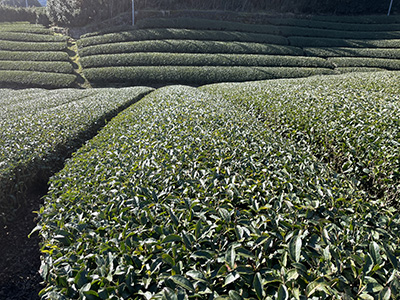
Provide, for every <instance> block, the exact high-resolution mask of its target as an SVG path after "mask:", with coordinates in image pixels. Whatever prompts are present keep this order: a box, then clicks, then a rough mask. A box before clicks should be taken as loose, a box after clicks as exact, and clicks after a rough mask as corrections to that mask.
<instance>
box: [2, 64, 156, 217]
mask: <svg viewBox="0 0 400 300" xmlns="http://www.w3.org/2000/svg"><path fill="white" fill-rule="evenodd" d="M0 74H1V71H0ZM45 74H49V75H51V74H50V73H45ZM36 77H37V75H36V76H35V78H36ZM53 77H56V76H55V75H53ZM0 78H2V80H4V79H3V75H2V74H1V77H0ZM21 79H22V78H21ZM49 80H50V78H49ZM149 91H151V89H150V88H144V87H136V88H126V89H118V90H117V89H98V90H73V89H63V90H55V91H46V90H42V89H40V90H38V89H28V90H16V91H15V90H9V89H0V105H1V107H2V109H1V111H0V141H1V148H0V208H1V209H0V211H1V214H0V220H1V221H3V219H10V218H12V217H13V215H12V213H13V208H14V207H16V206H18V205H21V204H22V203H21V197H23V195H24V193H25V192H26V190H27V189H28V188H29V187H30V186H31V185H32V184H33V183H35V182H40V181H41V180H45V179H46V178H48V176H50V174H51V172H54V171H55V170H57V168H59V167H60V165H61V164H62V163H63V160H64V159H65V158H66V157H67V156H68V155H69V154H71V152H72V151H74V150H75V149H76V148H77V147H78V146H80V145H81V144H82V143H83V142H84V141H85V140H86V139H88V138H90V137H91V136H93V135H94V134H95V133H96V130H98V128H99V127H100V126H101V125H102V124H104V122H105V120H106V119H108V118H110V117H111V116H113V115H115V114H116V113H117V112H119V111H120V110H122V109H123V108H125V107H127V106H128V105H130V104H132V103H133V102H135V101H137V100H139V99H140V98H141V97H143V95H145V94H146V93H148V92H149Z"/></svg>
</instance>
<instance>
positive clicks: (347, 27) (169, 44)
mask: <svg viewBox="0 0 400 300" xmlns="http://www.w3.org/2000/svg"><path fill="white" fill-rule="evenodd" d="M358 19H359V18H355V19H354V22H350V20H348V19H346V18H343V19H342V18H327V19H326V20H324V21H321V20H320V19H318V18H314V17H310V18H308V19H307V20H305V19H299V18H297V19H294V18H273V17H265V18H264V19H263V20H262V22H263V24H245V23H240V22H232V21H218V20H207V19H204V18H190V19H189V18H185V17H176V18H175V17H173V14H172V15H171V17H169V18H148V19H140V20H139V21H138V22H137V24H136V25H135V26H118V27H115V28H106V29H105V30H100V31H97V32H92V33H88V34H85V35H83V36H81V38H80V39H79V41H78V52H79V55H80V57H81V59H82V63H83V64H84V68H83V73H84V75H85V77H86V78H87V79H88V81H89V82H91V84H93V85H94V86H104V85H105V84H107V83H109V84H111V85H114V84H116V82H120V84H122V85H134V84H142V82H143V81H147V80H149V84H152V85H154V86H162V85H168V84H171V83H173V84H179V83H182V84H191V85H200V84H206V83H216V82H226V81H234V82H238V81H249V80H251V81H254V80H264V79H275V78H286V77H304V76H310V75H315V74H340V73H346V72H360V71H369V72H371V71H379V70H399V64H398V61H397V60H398V59H399V58H398V57H399V54H398V53H400V51H399V47H400V44H399V41H400V40H399V36H400V31H399V23H398V18H389V19H386V20H383V19H382V18H371V19H370V20H369V21H368V22H365V23H362V22H361V21H360V23H356V20H358ZM373 25H376V28H375V29H374V28H373ZM353 27H354V28H353ZM159 52H162V54H160V53H159ZM167 53H168V54H167ZM191 54H198V55H196V56H195V55H192V56H188V55H191ZM211 54H213V55H214V56H212V55H211ZM221 54H230V56H229V59H228V60H226V59H225V58H222V57H221V59H215V57H216V56H215V55H221ZM256 54H258V55H262V56H263V58H262V59H261V57H260V59H258V60H257V61H255V60H254V55H256ZM282 56H287V57H286V58H283V57H282ZM200 57H202V58H201V63H200ZM206 57H207V58H206ZM313 58H320V59H322V60H325V62H324V63H322V61H320V62H321V63H318V64H316V61H315V60H313ZM378 58H379V59H378ZM396 59H397V60H396ZM250 61H251V67H252V69H253V70H248V68H247V69H243V70H242V71H239V69H238V68H237V67H238V66H240V67H245V66H250V63H249V62H250ZM267 61H268V63H267ZM85 63H86V66H85ZM198 64H201V65H202V66H204V67H206V68H204V69H203V70H197V69H198V68H193V67H195V66H197V65H198ZM298 64H300V65H298ZM177 65H179V66H180V67H182V68H180V69H181V70H178V68H177V67H176V66H177ZM122 66H123V68H122ZM158 66H159V67H158ZM208 66H216V67H218V68H209V67H208ZM227 66H232V67H229V68H226V67H227ZM267 66H268V67H277V66H279V68H275V69H267V70H264V69H262V70H260V69H259V67H267ZM293 66H296V67H297V66H298V67H299V68H300V69H302V68H313V69H314V70H310V69H308V70H304V69H303V70H299V71H298V72H296V71H294V70H293ZM157 67H158V68H157ZM222 68H223V72H220V71H222ZM190 69H192V70H193V71H189V70H190ZM328 69H331V70H328ZM191 73H194V74H197V75H195V76H193V75H191ZM240 73H241V74H243V76H240ZM238 74H239V75H238ZM182 78H184V79H186V80H183V81H182Z"/></svg>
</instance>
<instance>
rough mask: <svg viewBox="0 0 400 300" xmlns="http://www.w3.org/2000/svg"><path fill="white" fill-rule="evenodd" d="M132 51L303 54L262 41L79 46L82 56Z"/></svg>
mask: <svg viewBox="0 0 400 300" xmlns="http://www.w3.org/2000/svg"><path fill="white" fill-rule="evenodd" d="M132 52H170V53H231V54H271V55H272V54H276V55H303V54H304V53H303V50H302V49H300V48H296V47H290V46H283V45H270V44H262V43H243V42H219V41H198V40H168V39H167V40H151V41H137V42H123V43H111V44H101V45H94V46H87V47H82V48H79V54H80V56H81V57H83V56H89V55H96V54H114V53H132Z"/></svg>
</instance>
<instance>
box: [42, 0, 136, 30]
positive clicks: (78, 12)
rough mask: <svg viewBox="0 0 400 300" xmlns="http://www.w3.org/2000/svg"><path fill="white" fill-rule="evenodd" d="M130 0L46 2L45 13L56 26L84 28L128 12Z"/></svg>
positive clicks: (62, 0)
mask: <svg viewBox="0 0 400 300" xmlns="http://www.w3.org/2000/svg"><path fill="white" fill-rule="evenodd" d="M131 3H132V2H131V0H48V1H47V12H48V15H49V18H50V20H51V21H53V22H54V23H56V24H58V25H65V26H84V25H86V24H88V23H91V22H96V21H101V20H106V19H109V18H112V17H115V16H116V15H118V14H120V13H122V12H126V11H130V9H131V5H132V4H131Z"/></svg>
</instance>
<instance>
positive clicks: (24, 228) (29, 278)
mask: <svg viewBox="0 0 400 300" xmlns="http://www.w3.org/2000/svg"><path fill="white" fill-rule="evenodd" d="M40 203H41V194H40V193H37V192H35V193H32V194H30V196H28V197H27V199H26V203H25V205H23V206H22V207H21V208H20V209H18V211H17V217H16V218H15V219H14V220H13V221H10V222H8V223H7V224H5V225H4V224H3V225H1V228H0V241H1V243H0V299H4V300H6V299H7V300H14V299H18V300H19V299H21V300H22V299H24V300H25V299H26V300H29V299H34V300H36V299H40V298H39V295H38V294H39V292H40V290H41V289H43V288H44V286H43V285H42V284H41V282H42V278H41V276H40V274H39V268H40V249H39V243H40V238H39V236H38V234H37V233H35V234H33V235H32V236H31V237H30V238H28V235H29V234H30V232H31V231H32V229H33V228H34V227H35V226H36V223H35V217H36V214H34V213H33V211H35V210H38V209H39V207H40Z"/></svg>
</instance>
